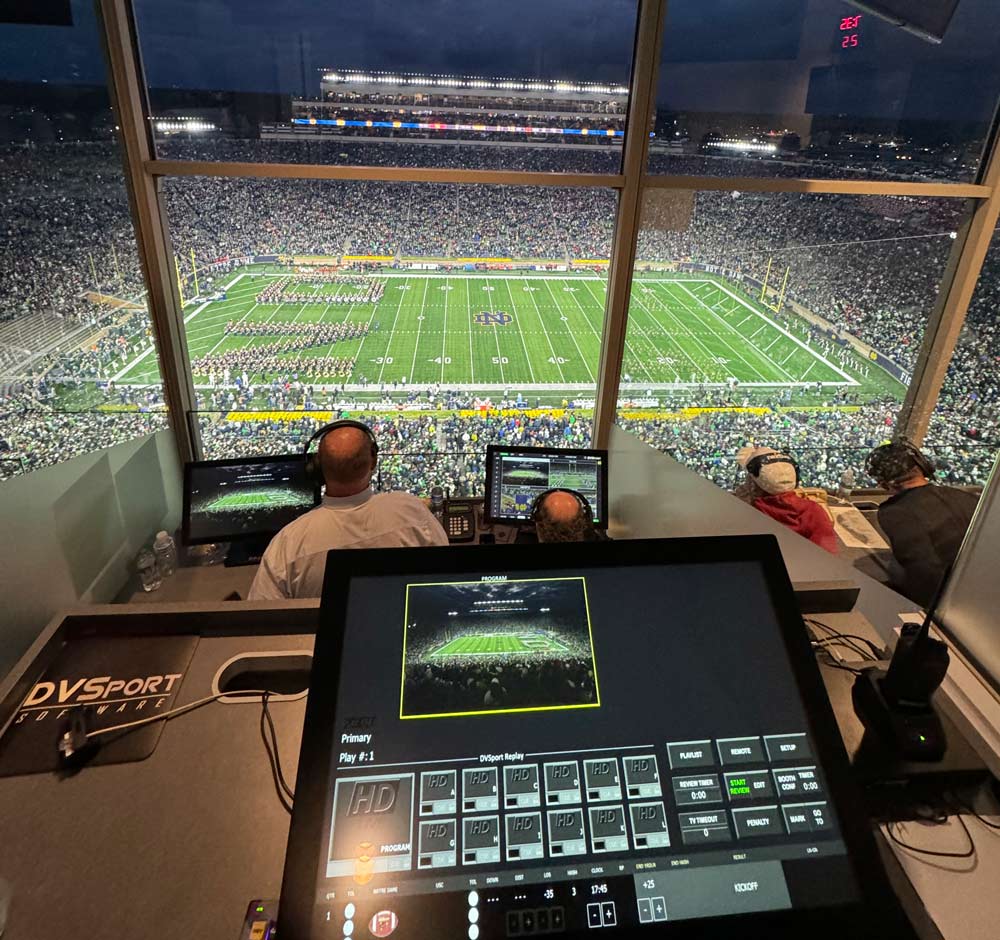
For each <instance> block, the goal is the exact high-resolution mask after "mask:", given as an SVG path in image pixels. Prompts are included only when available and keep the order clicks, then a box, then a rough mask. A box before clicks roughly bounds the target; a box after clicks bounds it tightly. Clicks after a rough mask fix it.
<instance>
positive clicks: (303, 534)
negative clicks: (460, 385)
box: [247, 420, 448, 601]
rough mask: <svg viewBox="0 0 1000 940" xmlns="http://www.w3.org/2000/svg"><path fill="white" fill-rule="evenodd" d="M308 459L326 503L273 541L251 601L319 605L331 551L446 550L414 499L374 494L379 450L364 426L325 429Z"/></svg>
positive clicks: (441, 531) (337, 425)
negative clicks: (309, 600)
mask: <svg viewBox="0 0 1000 940" xmlns="http://www.w3.org/2000/svg"><path fill="white" fill-rule="evenodd" d="M317 440H318V441H319V444H318V446H317V448H316V453H314V454H311V453H310V452H309V449H310V447H311V446H312V444H313V442H314V441H317ZM303 459H304V460H305V461H306V473H307V474H308V475H309V476H310V477H311V478H312V479H313V480H314V481H315V483H316V485H317V487H318V486H320V485H321V484H322V485H325V487H326V489H325V491H324V495H323V502H322V503H321V504H320V505H319V506H317V507H316V508H315V509H313V510H311V511H310V512H307V513H306V514H305V515H302V516H299V518H298V519H295V520H294V521H293V522H290V523H289V524H288V525H286V526H285V527H284V528H283V529H282V530H281V531H280V532H278V534H277V535H275V537H274V538H273V539H272V540H271V544H270V545H268V547H267V550H266V551H265V552H264V557H263V558H262V559H261V562H260V568H259V570H258V571H257V575H256V577H255V578H254V580H253V584H252V585H251V586H250V593H249V594H248V595H247V599H248V600H251V601H260V600H280V599H282V598H289V597H319V596H320V595H321V594H322V593H323V576H324V574H325V572H326V553H327V552H328V551H329V550H330V549H331V548H402V547H410V546H419V545H447V544H448V536H447V534H446V533H445V531H444V529H443V528H442V527H441V524H440V523H439V522H438V521H437V519H435V518H434V516H433V515H432V514H431V512H430V510H429V509H428V508H427V507H426V506H425V505H424V504H423V503H422V502H421V501H420V500H419V499H417V498H416V497H415V496H411V495H410V494H409V493H379V494H375V493H374V492H373V490H372V485H371V481H372V476H373V475H374V473H375V467H376V464H377V462H378V442H377V441H376V440H375V435H374V434H372V431H371V429H370V428H369V427H368V426H367V425H366V424H362V423H361V422H360V421H348V420H343V421H334V422H333V423H332V424H328V425H326V426H325V427H322V428H320V429H319V430H318V431H317V432H316V433H315V434H314V435H313V436H312V437H311V438H310V439H309V441H308V442H307V443H306V446H305V451H304V453H303Z"/></svg>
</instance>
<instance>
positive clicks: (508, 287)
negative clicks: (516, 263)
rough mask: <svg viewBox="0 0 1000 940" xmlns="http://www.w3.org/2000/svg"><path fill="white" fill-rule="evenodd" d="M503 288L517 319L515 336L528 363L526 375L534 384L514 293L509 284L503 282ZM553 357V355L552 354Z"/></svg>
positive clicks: (529, 357)
mask: <svg viewBox="0 0 1000 940" xmlns="http://www.w3.org/2000/svg"><path fill="white" fill-rule="evenodd" d="M503 285H504V287H506V288H507V295H508V296H509V297H510V309H511V310H513V311H514V316H516V317H517V323H516V326H517V335H518V336H520V337H521V348H522V349H523V350H524V361H525V362H527V363H528V375H529V376H530V378H531V384H532V385H534V384H535V370H534V369H532V368H531V356H530V355H529V354H528V344H527V343H526V342H525V341H524V332H523V331H522V330H521V318H520V316H519V315H518V313H517V304H515V303H514V292H513V291H512V290H511V289H510V282H509V281H504V282H503ZM552 355H553V356H555V353H553V354H552Z"/></svg>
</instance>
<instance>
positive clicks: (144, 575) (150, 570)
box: [135, 548, 163, 594]
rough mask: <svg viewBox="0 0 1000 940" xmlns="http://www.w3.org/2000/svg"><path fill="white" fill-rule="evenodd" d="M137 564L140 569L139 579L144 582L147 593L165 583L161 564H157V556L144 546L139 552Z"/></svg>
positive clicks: (143, 585)
mask: <svg viewBox="0 0 1000 940" xmlns="http://www.w3.org/2000/svg"><path fill="white" fill-rule="evenodd" d="M135 566H136V568H138V569H139V580H140V581H141V582H142V589H143V590H144V591H145V592H146V593H147V594H148V593H149V592H150V591H155V590H156V589H157V588H158V587H159V586H160V585H161V584H163V578H161V577H160V569H159V566H158V565H157V564H156V556H155V555H154V554H153V553H152V552H151V551H149V550H148V549H145V548H144V549H143V550H142V551H141V552H139V557H138V558H137V559H136V562H135Z"/></svg>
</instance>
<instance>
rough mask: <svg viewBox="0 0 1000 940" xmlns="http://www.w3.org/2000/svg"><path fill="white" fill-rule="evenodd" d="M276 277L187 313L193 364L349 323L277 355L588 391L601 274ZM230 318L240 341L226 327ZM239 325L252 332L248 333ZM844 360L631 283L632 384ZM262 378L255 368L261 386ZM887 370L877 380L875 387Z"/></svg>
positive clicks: (843, 374) (687, 297)
mask: <svg viewBox="0 0 1000 940" xmlns="http://www.w3.org/2000/svg"><path fill="white" fill-rule="evenodd" d="M278 280H279V277H278V275H271V274H268V275H264V274H250V273H247V272H244V273H242V274H240V275H238V276H237V277H236V278H235V279H234V280H232V281H231V282H230V284H229V287H228V289H227V291H226V298H225V299H224V300H217V301H208V302H203V303H199V304H198V305H197V306H194V307H193V308H192V306H191V305H189V306H188V307H186V308H185V317H184V320H185V328H186V333H187V343H188V351H189V354H190V356H191V359H192V361H197V360H199V359H200V358H202V357H204V356H206V355H214V356H218V355H220V354H223V353H227V352H229V351H232V350H239V349H242V348H246V347H254V346H258V345H261V344H274V343H275V342H280V341H282V340H284V339H287V337H288V335H289V333H294V328H295V326H297V325H302V326H303V329H304V330H308V329H312V328H313V327H314V326H315V325H316V324H332V323H349V324H357V325H359V326H367V327H368V332H367V333H365V334H364V335H357V336H355V337H354V338H351V339H347V340H341V341H336V342H329V343H326V344H325V345H316V346H308V347H307V348H305V349H303V350H301V351H300V352H299V353H282V354H281V359H282V360H284V359H288V358H289V357H294V356H296V355H298V356H301V359H302V360H303V361H306V362H308V360H309V359H311V358H314V357H317V356H320V357H323V356H326V357H336V358H349V359H353V360H354V364H353V371H352V372H351V374H350V376H349V377H348V378H346V379H345V378H344V377H343V376H337V375H325V374H318V375H312V374H308V373H306V374H304V375H302V376H300V377H301V378H302V379H303V380H304V381H306V382H307V383H313V384H317V385H323V384H326V383H336V384H338V385H339V384H341V383H343V382H345V381H346V384H347V385H348V387H351V386H354V387H355V388H360V387H362V386H364V387H369V386H375V387H378V386H380V385H383V384H384V385H390V386H391V385H392V384H393V383H398V386H397V387H399V388H401V387H403V386H404V385H407V386H408V385H418V386H426V385H429V384H437V383H440V384H441V385H443V386H445V387H447V388H464V389H491V390H499V389H503V390H511V391H514V392H516V391H527V390H533V389H535V390H540V389H547V388H566V389H573V388H586V387H588V386H589V387H593V385H594V383H595V381H596V375H597V367H598V366H597V364H598V358H599V352H600V345H601V329H602V322H603V318H604V305H605V293H606V282H605V280H604V279H603V278H599V277H597V276H569V275H562V276H553V275H548V274H532V273H527V274H523V275H522V274H518V273H496V274H489V275H477V274H470V275H462V274H457V275H454V274H450V275H444V274H436V273H435V274H421V273H416V274H414V273H405V274H402V273H396V272H386V273H380V274H371V275H358V276H356V277H355V278H353V280H354V282H355V283H354V284H346V283H341V284H323V285H318V284H308V283H301V282H300V283H298V284H295V283H293V284H291V285H289V286H287V287H286V288H285V289H284V292H283V293H279V294H278V295H277V296H276V297H275V298H274V299H273V300H271V301H269V302H261V303H258V301H257V297H258V295H259V294H260V293H261V292H262V291H263V290H264V289H265V288H266V287H268V286H269V285H272V284H273V283H274V282H276V281H278ZM371 280H374V281H377V282H381V283H382V284H384V286H385V290H384V295H383V296H382V297H381V299H380V300H379V301H378V302H376V303H371V302H358V303H343V302H340V303H338V302H334V297H336V296H337V295H338V294H340V295H348V296H350V295H353V296H357V294H358V291H357V288H356V285H357V284H365V283H367V282H368V281H371ZM286 296H287V297H288V299H287V300H286V299H284V297H286ZM303 298H304V302H302V301H303ZM227 324H233V325H234V327H235V328H236V330H237V331H242V333H243V334H244V335H238V334H237V333H234V332H233V331H232V330H231V331H230V332H228V333H227V332H226V327H227ZM272 326H273V327H274V332H273V333H270V332H268V328H269V327H272ZM279 330H280V331H282V332H279ZM249 331H253V335H245V334H246V333H247V332H249ZM358 332H361V331H358ZM855 359H857V361H855ZM850 360H851V364H850V366H845V365H843V364H841V363H840V362H838V361H836V359H833V358H832V357H831V358H825V357H824V355H822V354H821V353H820V352H819V351H818V350H817V349H815V348H812V347H811V346H810V345H809V344H808V342H807V341H806V340H805V339H803V338H802V336H801V335H797V334H796V332H795V331H794V330H793V329H791V328H790V327H789V325H788V323H787V322H786V321H782V320H780V319H778V318H776V317H775V316H774V314H773V313H772V312H771V311H769V310H768V309H767V308H765V307H763V306H761V305H759V304H757V303H756V302H754V301H752V300H750V299H748V298H747V297H746V296H745V295H744V294H742V293H741V292H740V291H739V290H738V289H737V288H735V287H733V286H731V285H729V284H728V283H727V282H725V281H722V280H721V279H717V278H711V277H708V276H705V277H698V276H691V275H682V276H671V275H669V274H662V275H658V276H656V277H643V278H640V279H637V280H636V281H635V283H634V284H633V289H632V302H631V306H630V315H629V323H628V331H627V337H626V344H625V356H624V360H623V366H622V368H623V375H624V376H625V377H626V380H627V381H629V382H631V383H634V384H635V385H636V386H637V387H640V388H641V387H643V386H646V387H663V386H675V387H676V386H689V385H714V386H721V385H725V384H726V383H727V382H731V381H732V380H733V379H735V380H737V381H738V382H739V383H740V384H741V385H744V386H761V387H782V386H790V387H796V386H798V387H808V386H815V383H817V382H820V383H822V384H823V386H825V387H835V386H854V385H865V384H867V383H866V382H865V380H864V379H862V378H861V377H860V375H859V372H858V368H857V367H858V365H859V363H860V362H861V361H863V360H861V359H860V357H857V354H855V353H853V352H852V353H851V356H850ZM207 371H208V369H207V368H205V369H196V370H195V384H196V385H199V386H205V385H207V384H208V379H209V376H208V375H207V374H206V373H207ZM219 371H220V373H221V367H220V369H219ZM292 371H293V367H292V366H291V364H290V366H289V369H288V372H289V373H291V372H292ZM873 371H878V370H873ZM262 378H263V376H262V375H261V374H256V375H254V376H252V379H253V381H255V382H257V383H259V382H260V381H261V380H262ZM268 378H270V375H268ZM887 378H888V377H887V376H885V375H880V377H879V382H880V383H882V384H884V382H885V380H887ZM115 380H116V381H118V382H121V383H125V384H141V383H145V382H152V381H155V380H156V360H155V356H151V355H149V354H148V353H147V354H146V355H144V356H143V357H141V358H140V359H138V360H135V361H133V362H131V363H129V364H128V365H127V366H125V368H123V369H122V370H121V371H120V372H119V373H118V374H117V375H116V376H115ZM218 381H219V382H220V383H221V377H220V378H219V379H218Z"/></svg>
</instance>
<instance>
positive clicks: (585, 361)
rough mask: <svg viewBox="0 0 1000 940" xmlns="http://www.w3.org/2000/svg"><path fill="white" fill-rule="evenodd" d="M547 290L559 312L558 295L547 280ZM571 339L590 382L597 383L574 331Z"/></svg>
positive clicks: (588, 321)
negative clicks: (553, 291)
mask: <svg viewBox="0 0 1000 940" xmlns="http://www.w3.org/2000/svg"><path fill="white" fill-rule="evenodd" d="M545 289H546V290H547V291H548V292H549V296H550V297H551V298H552V303H553V305H554V306H555V308H556V310H559V309H560V307H559V301H558V300H556V295H555V294H553V293H552V288H551V287H549V284H548V280H545ZM587 324H588V325H590V320H587ZM591 329H593V327H592V326H591ZM569 338H570V339H571V340H573V345H574V346H576V351H577V353H578V354H579V356H580V361H581V362H582V363H583V366H584V368H585V369H586V370H587V374H588V375H589V376H590V381H591V382H596V381H597V379H596V378H594V372H593V370H592V369H591V368H590V363H589V362H587V357H586V356H585V355H584V354H583V350H582V349H581V348H580V344H579V343H578V342H577V341H576V337H575V336H574V335H573V331H572V330H570V331H569Z"/></svg>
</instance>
